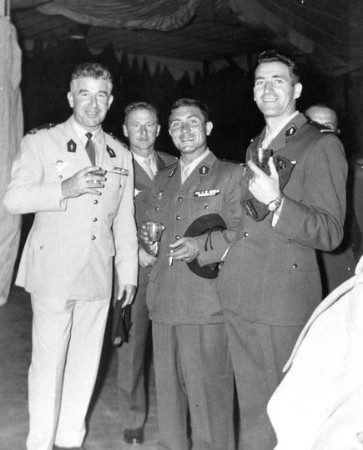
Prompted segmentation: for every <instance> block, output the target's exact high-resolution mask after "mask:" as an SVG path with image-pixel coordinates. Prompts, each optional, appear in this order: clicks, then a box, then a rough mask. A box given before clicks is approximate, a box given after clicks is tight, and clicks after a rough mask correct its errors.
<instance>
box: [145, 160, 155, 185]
mask: <svg viewBox="0 0 363 450" xmlns="http://www.w3.org/2000/svg"><path fill="white" fill-rule="evenodd" d="M144 169H145V172H146V173H147V174H148V175H149V177H150V178H151V179H152V180H153V179H154V175H155V174H154V172H153V170H152V168H151V159H150V158H145V159H144Z"/></svg>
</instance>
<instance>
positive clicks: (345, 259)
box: [305, 103, 362, 297]
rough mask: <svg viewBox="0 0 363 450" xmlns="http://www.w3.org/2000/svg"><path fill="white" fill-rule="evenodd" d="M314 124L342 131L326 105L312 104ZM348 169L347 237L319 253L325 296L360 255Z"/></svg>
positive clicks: (350, 273)
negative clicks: (331, 247)
mask: <svg viewBox="0 0 363 450" xmlns="http://www.w3.org/2000/svg"><path fill="white" fill-rule="evenodd" d="M305 115H306V117H308V118H309V119H310V120H311V122H312V123H315V124H318V125H321V126H323V127H325V129H324V128H320V130H321V131H322V132H324V133H333V134H336V135H338V134H340V130H339V128H338V116H337V114H336V112H335V111H334V110H333V109H331V108H329V107H328V106H326V105H324V104H320V103H318V104H316V105H313V106H310V107H309V108H308V109H307V110H306V111H305ZM350 175H351V174H350V171H348V183H347V214H346V218H345V223H344V237H343V241H342V243H341V244H340V245H339V247H338V248H336V249H335V250H333V251H332V252H324V251H322V252H318V260H319V264H320V267H321V278H322V285H323V296H324V297H325V296H327V295H328V294H329V293H330V292H332V291H333V290H334V289H335V288H336V287H338V286H339V285H340V284H342V283H343V282H344V281H345V280H347V279H348V278H350V277H352V276H353V275H354V267H355V265H356V263H357V261H358V258H359V256H360V254H361V251H360V246H361V240H362V233H361V230H360V228H359V224H358V220H357V217H356V214H355V211H354V206H353V186H352V184H353V183H354V180H353V179H352V177H351V176H350Z"/></svg>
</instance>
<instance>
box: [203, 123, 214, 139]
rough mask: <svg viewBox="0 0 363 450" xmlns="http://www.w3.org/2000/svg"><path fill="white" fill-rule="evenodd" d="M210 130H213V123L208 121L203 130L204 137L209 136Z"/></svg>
mask: <svg viewBox="0 0 363 450" xmlns="http://www.w3.org/2000/svg"><path fill="white" fill-rule="evenodd" d="M212 129H213V123H212V122H209V121H208V122H207V123H206V124H205V130H206V135H207V136H209V135H210V134H211V132H212Z"/></svg>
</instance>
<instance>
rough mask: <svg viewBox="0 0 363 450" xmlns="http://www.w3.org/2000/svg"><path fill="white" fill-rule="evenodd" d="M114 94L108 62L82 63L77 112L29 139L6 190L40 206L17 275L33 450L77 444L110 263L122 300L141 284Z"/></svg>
mask: <svg viewBox="0 0 363 450" xmlns="http://www.w3.org/2000/svg"><path fill="white" fill-rule="evenodd" d="M111 91H112V79H111V74H110V72H109V71H108V70H107V69H106V68H105V67H104V66H102V65H100V64H91V63H85V64H82V65H80V66H78V67H76V69H75V70H74V72H73V73H72V80H71V83H70V92H68V96H67V98H68V102H69V105H70V106H71V108H73V115H72V116H71V117H70V118H69V119H68V120H67V121H66V122H64V123H62V124H59V125H56V126H55V127H47V128H46V129H44V128H43V129H35V130H33V131H31V132H30V133H28V134H27V135H26V136H25V137H24V139H23V141H22V143H21V152H20V155H19V157H18V158H17V159H16V160H15V162H14V164H13V169H12V178H11V181H10V184H9V186H8V190H7V192H6V194H5V197H4V204H5V206H6V207H7V208H8V210H9V211H10V212H11V213H15V214H26V213H32V212H34V213H35V219H34V223H33V227H32V229H31V231H30V233H29V236H28V239H27V242H26V244H25V247H24V251H23V254H22V258H21V262H20V267H19V271H18V277H17V280H16V284H18V285H19V286H23V287H24V288H25V289H26V290H27V291H28V292H30V294H31V303H32V310H33V328H32V342H33V348H32V358H31V365H30V369H29V416H30V427H29V435H28V439H27V450H52V448H54V449H73V450H75V449H81V446H82V443H83V440H84V437H85V434H86V424H85V418H86V414H87V410H88V406H89V402H90V399H91V395H92V392H93V388H94V385H95V381H96V377H97V372H98V366H99V360H100V355H101V350H102V344H103V340H104V330H105V326H106V319H107V315H108V310H109V306H110V299H111V290H112V272H113V267H115V273H116V281H117V286H118V289H117V292H116V297H117V299H121V298H122V297H123V295H125V300H124V304H125V305H126V304H130V303H131V302H132V299H133V296H134V293H135V290H136V282H137V236H136V226H135V220H134V202H133V189H134V184H133V168H132V158H131V155H130V153H129V152H128V150H127V148H126V147H125V146H123V145H122V144H121V143H120V142H118V141H117V140H115V139H114V138H112V137H111V136H110V135H108V134H107V133H105V132H104V131H103V130H102V127H101V124H102V122H103V120H104V118H105V116H106V114H107V111H108V109H109V107H110V106H111V103H112V100H113V97H112V95H111ZM106 174H107V176H106ZM53 444H54V447H53Z"/></svg>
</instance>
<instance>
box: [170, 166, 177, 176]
mask: <svg viewBox="0 0 363 450" xmlns="http://www.w3.org/2000/svg"><path fill="white" fill-rule="evenodd" d="M175 172H176V167H174V169H173V170H172V171H171V172H170V173H169V178H171V177H172V176H174V174H175Z"/></svg>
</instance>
